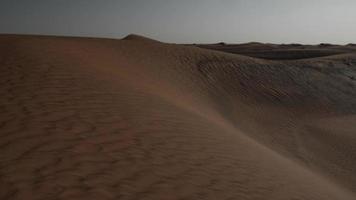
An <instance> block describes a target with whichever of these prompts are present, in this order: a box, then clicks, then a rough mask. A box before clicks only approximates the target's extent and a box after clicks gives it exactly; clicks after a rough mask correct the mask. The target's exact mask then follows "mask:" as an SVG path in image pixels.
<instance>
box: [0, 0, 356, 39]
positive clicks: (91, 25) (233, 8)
mask: <svg viewBox="0 0 356 200" xmlns="http://www.w3.org/2000/svg"><path fill="white" fill-rule="evenodd" d="M0 33H25V34H50V35H74V36H94V37H112V38H121V37H123V36H125V35H127V34H129V33H136V34H141V35H145V36H148V37H151V38H155V39H158V40H161V41H165V42H177V43H193V42H195V43H210V42H218V41H224V42H234V43H241V42H250V41H258V42H271V43H291V42H298V43H320V42H329V43H341V44H343V43H351V42H352V43H356V0H0Z"/></svg>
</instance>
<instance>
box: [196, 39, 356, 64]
mask: <svg viewBox="0 0 356 200" xmlns="http://www.w3.org/2000/svg"><path fill="white" fill-rule="evenodd" d="M196 46H198V47H202V48H206V49H213V50H219V51H223V52H227V53H233V54H240V55H246V56H251V57H255V58H263V59H268V60H296V59H306V58H316V57H323V56H331V55H338V54H345V53H356V45H353V44H348V45H345V46H342V45H333V44H327V43H321V44H319V45H302V44H281V45H277V44H263V43H258V42H250V43H246V44H226V43H218V44H205V45H203V44H201V45H196Z"/></svg>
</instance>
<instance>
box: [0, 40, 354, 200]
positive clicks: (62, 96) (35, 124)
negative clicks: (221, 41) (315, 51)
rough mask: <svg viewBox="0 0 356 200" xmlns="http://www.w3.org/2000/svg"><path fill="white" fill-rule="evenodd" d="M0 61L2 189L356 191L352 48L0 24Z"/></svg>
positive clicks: (231, 195)
mask: <svg viewBox="0 0 356 200" xmlns="http://www.w3.org/2000/svg"><path fill="white" fill-rule="evenodd" d="M258 46H261V45H260V44H259V45H258ZM0 66H1V71H0V81H1V84H0V93H1V95H2V98H0V110H1V112H0V199H18V200H22V199H66V200H67V199H214V200H215V199H221V200H224V199H226V200H228V199H246V200H247V199H277V200H278V199H280V200H284V199H303V200H304V199H310V200H312V199H315V200H319V199H323V200H324V199H325V200H327V199H330V200H335V199H343V200H348V199H350V200H352V199H355V198H356V196H355V192H356V173H355V171H354V169H355V167H356V155H355V153H354V152H355V145H354V144H355V143H354V141H355V138H356V137H355V135H354V134H353V133H354V132H355V131H356V126H355V125H354V124H355V123H354V122H355V120H356V101H355V100H356V90H355V88H356V82H355V79H354V78H352V77H356V56H355V54H354V53H348V54H342V55H333V56H328V57H316V58H311V59H302V60H286V61H272V60H264V59H258V58H250V57H247V56H239V55H233V54H228V53H223V52H217V51H211V50H206V49H200V48H197V47H192V46H184V45H172V44H165V43H161V42H156V41H155V40H151V39H147V38H145V37H141V36H137V35H129V36H127V37H125V38H124V39H123V40H107V39H85V38H65V37H63V38H61V37H38V36H15V35H13V36H12V35H3V36H0Z"/></svg>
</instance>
